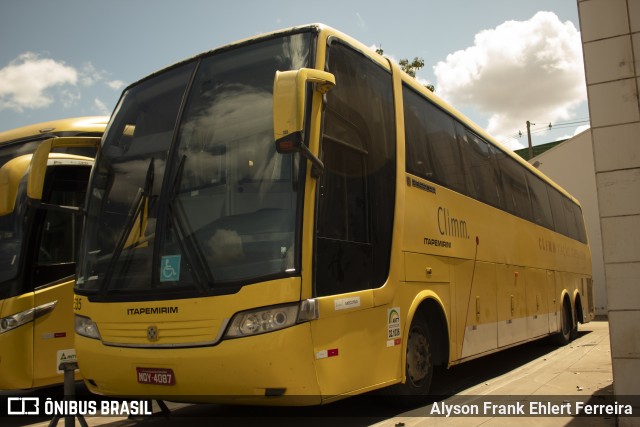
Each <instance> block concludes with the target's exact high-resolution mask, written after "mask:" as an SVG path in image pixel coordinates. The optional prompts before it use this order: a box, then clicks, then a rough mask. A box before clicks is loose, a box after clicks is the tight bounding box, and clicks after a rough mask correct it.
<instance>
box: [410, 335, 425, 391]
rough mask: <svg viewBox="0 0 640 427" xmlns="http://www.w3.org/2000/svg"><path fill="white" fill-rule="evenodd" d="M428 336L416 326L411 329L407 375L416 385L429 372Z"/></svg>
mask: <svg viewBox="0 0 640 427" xmlns="http://www.w3.org/2000/svg"><path fill="white" fill-rule="evenodd" d="M428 345H429V344H428V342H427V338H426V337H425V336H424V334H422V333H421V332H420V331H419V330H416V329H414V328H412V329H411V331H409V341H408V343H407V377H408V379H410V380H411V382H412V383H413V384H414V385H419V384H420V383H421V382H423V381H424V380H425V379H426V378H427V376H428V374H429V359H428V357H427V348H428Z"/></svg>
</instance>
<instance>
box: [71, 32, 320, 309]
mask: <svg viewBox="0 0 640 427" xmlns="http://www.w3.org/2000/svg"><path fill="white" fill-rule="evenodd" d="M311 46H312V44H311V34H310V33H302V34H294V35H288V36H286V37H279V38H272V39H269V40H263V41H260V42H258V43H253V44H247V45H244V46H241V47H238V48H233V49H228V50H223V51H220V52H214V53H213V54H209V55H206V56H204V57H201V58H196V59H195V60H193V61H191V62H188V63H186V64H183V65H181V66H179V67H174V68H173V69H171V70H170V71H167V72H163V73H160V74H158V75H156V76H154V77H152V78H150V79H147V80H145V81H143V82H142V83H140V84H138V85H136V86H134V87H132V88H130V89H129V90H127V91H126V92H125V94H124V95H123V98H122V100H121V102H120V104H119V106H118V107H117V109H116V113H115V115H114V119H113V123H112V124H111V125H110V128H109V130H108V133H107V137H106V140H105V143H104V146H103V148H102V151H101V153H100V155H99V157H98V160H97V166H96V168H95V171H94V176H93V178H92V180H93V181H92V188H91V189H90V192H89V201H88V217H87V225H86V229H85V233H84V235H85V240H84V243H83V245H84V247H83V254H84V255H85V256H84V258H82V259H81V263H80V267H79V272H78V276H79V277H78V283H77V291H80V292H83V291H85V292H98V291H99V292H100V295H105V294H106V293H109V294H111V295H113V294H122V295H126V297H127V298H132V297H133V298H140V299H146V298H158V297H166V298H176V297H181V296H189V295H193V294H194V292H199V293H205V294H211V293H226V292H232V291H233V290H234V289H236V290H237V288H238V286H242V285H244V284H248V283H254V282H257V281H262V280H267V279H269V278H273V277H278V276H282V275H286V274H292V273H295V272H296V271H297V270H296V268H297V267H296V247H297V245H296V239H297V237H296V224H297V222H298V221H296V215H297V214H296V212H297V211H298V200H299V197H298V194H299V193H298V188H301V185H300V184H299V182H298V181H299V173H300V172H299V167H298V160H297V157H294V156H291V155H280V154H277V153H276V151H275V145H274V142H273V118H272V91H273V78H274V75H275V72H276V71H278V70H280V71H283V70H290V69H297V68H300V67H308V66H309V62H310V58H311V52H310V49H311ZM194 72H195V75H194V74H193V73H194ZM185 92H188V94H187V96H186V98H185V95H184V94H185ZM185 99H186V100H185ZM183 105H184V106H183ZM181 109H182V110H183V112H182V113H181V114H180V111H181ZM176 123H178V126H176V125H175V124H176ZM150 289H155V290H157V291H160V292H162V294H158V293H154V292H149V290H150ZM133 294H137V295H135V296H134V295H133Z"/></svg>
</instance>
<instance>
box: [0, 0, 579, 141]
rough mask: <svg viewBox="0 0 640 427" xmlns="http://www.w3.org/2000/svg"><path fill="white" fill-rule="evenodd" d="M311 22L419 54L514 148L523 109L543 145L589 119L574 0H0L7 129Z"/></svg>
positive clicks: (60, 114)
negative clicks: (164, 70) (245, 41)
mask: <svg viewBox="0 0 640 427" xmlns="http://www.w3.org/2000/svg"><path fill="white" fill-rule="evenodd" d="M539 12H548V13H539ZM311 22H322V23H325V24H327V25H330V26H333V27H335V28H337V29H339V30H341V31H343V32H345V33H347V34H349V35H351V36H353V37H354V38H356V39H358V40H360V41H361V42H363V43H365V44H367V45H369V46H381V47H382V48H383V49H384V52H385V54H387V55H389V56H391V57H392V58H396V59H400V58H413V57H415V56H419V57H422V58H423V59H424V60H425V67H424V68H423V69H422V70H420V71H419V72H418V78H419V79H420V80H421V81H425V82H429V83H433V84H435V86H436V93H437V94H439V95H441V96H443V97H444V98H445V99H447V100H448V101H450V102H451V103H452V104H454V105H455V106H456V107H457V108H458V109H460V110H461V111H462V112H463V113H465V114H467V115H468V116H469V117H471V118H472V119H473V120H474V121H476V122H477V123H478V124H479V125H480V126H482V127H483V128H488V129H489V130H490V131H491V133H493V134H494V135H496V136H497V137H498V139H500V140H502V141H505V142H508V145H510V146H514V147H515V146H516V145H517V144H518V143H519V144H521V145H525V144H526V136H525V137H523V138H520V139H517V138H516V139H515V140H509V139H508V137H509V136H513V135H516V134H517V133H518V131H522V132H525V130H526V128H525V121H526V120H530V121H532V122H535V123H536V124H537V126H535V127H533V130H534V133H533V136H534V144H539V143H544V142H550V141H553V140H555V139H556V138H559V137H562V136H569V135H572V134H573V133H574V132H575V131H576V128H577V127H578V126H580V125H584V124H585V121H586V120H588V109H587V103H586V90H585V89H584V75H583V74H584V73H583V71H582V62H581V61H582V52H581V50H580V49H581V46H580V43H579V33H578V32H579V22H578V11H577V4H576V1H575V0H535V1H531V0H482V1H478V0H439V1H434V0H421V1H409V0H394V1H386V2H377V1H371V0H370V1H360V0H356V1H345V0H342V1H335V0H328V1H321V2H310V1H302V0H298V1H291V0H282V1H278V0H271V1H251V0H245V1H235V2H233V1H232V2H221V1H213V0H209V1H206V0H182V1H168V0H128V1H125V0H110V1H98V0H58V1H52V0H13V1H5V2H2V3H1V4H0V40H2V43H1V44H0V131H2V130H8V129H11V128H14V127H18V126H23V125H27V124H31V123H37V122H41V121H46V120H51V119H56V118H64V117H74V116H83V115H96V114H107V115H109V114H110V113H111V110H112V109H113V108H114V107H115V104H116V102H117V100H118V98H119V96H120V93H121V92H122V89H123V88H124V87H125V86H126V85H128V84H130V83H132V82H134V81H136V80H138V79H140V78H142V77H144V76H146V75H148V74H150V73H152V72H154V71H157V70H158V69H161V68H163V67H165V66H168V65H171V64H173V63H175V62H177V61H179V60H182V59H184V58H187V57H189V56H192V55H194V54H197V53H200V52H202V51H206V50H210V49H212V48H215V47H218V46H222V45H224V44H227V43H230V42H233V41H235V40H238V39H243V38H246V37H249V36H252V35H256V34H260V33H263V32H267V31H272V30H276V29H280V28H286V27H290V26H294V25H300V24H306V23H311ZM581 79H582V80H581ZM549 122H551V123H552V125H553V126H554V128H552V129H553V130H552V131H551V132H545V131H543V130H544V129H545V128H546V127H547V125H548V123H549Z"/></svg>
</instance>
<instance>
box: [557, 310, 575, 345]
mask: <svg viewBox="0 0 640 427" xmlns="http://www.w3.org/2000/svg"><path fill="white" fill-rule="evenodd" d="M560 321H561V325H560V332H559V333H557V334H555V335H554V336H553V341H554V342H555V343H556V344H557V345H560V346H563V345H567V344H569V343H570V342H571V340H573V339H574V338H575V336H577V329H578V328H577V327H576V326H574V323H573V315H572V310H571V303H570V302H569V300H568V299H565V300H564V302H563V303H562V318H561V319H560ZM574 331H575V332H574Z"/></svg>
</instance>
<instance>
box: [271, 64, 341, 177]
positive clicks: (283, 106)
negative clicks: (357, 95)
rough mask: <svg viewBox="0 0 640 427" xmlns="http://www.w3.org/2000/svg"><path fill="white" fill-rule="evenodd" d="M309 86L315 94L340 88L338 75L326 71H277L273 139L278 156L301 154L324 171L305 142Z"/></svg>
mask: <svg viewBox="0 0 640 427" xmlns="http://www.w3.org/2000/svg"><path fill="white" fill-rule="evenodd" d="M307 83H313V87H314V91H316V92H319V93H326V92H328V91H329V90H331V89H332V88H333V87H334V86H335V85H336V79H335V76H334V75H333V74H331V73H327V72H325V71H320V70H315V69H311V68H301V69H299V70H292V71H277V72H276V76H275V78H274V82H273V136H274V139H275V142H276V150H277V151H278V153H282V154H286V153H296V152H300V153H301V154H302V155H303V156H304V157H305V158H307V159H308V160H309V161H311V162H312V163H313V164H314V166H316V167H317V168H319V169H320V170H321V171H322V170H323V169H324V165H323V164H322V161H321V160H320V159H319V158H318V157H317V156H316V154H314V153H313V152H311V151H310V150H309V147H308V145H307V141H305V140H304V134H305V125H306V123H305V117H306V116H307V110H306V108H307V106H308V105H309V103H308V100H307Z"/></svg>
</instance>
